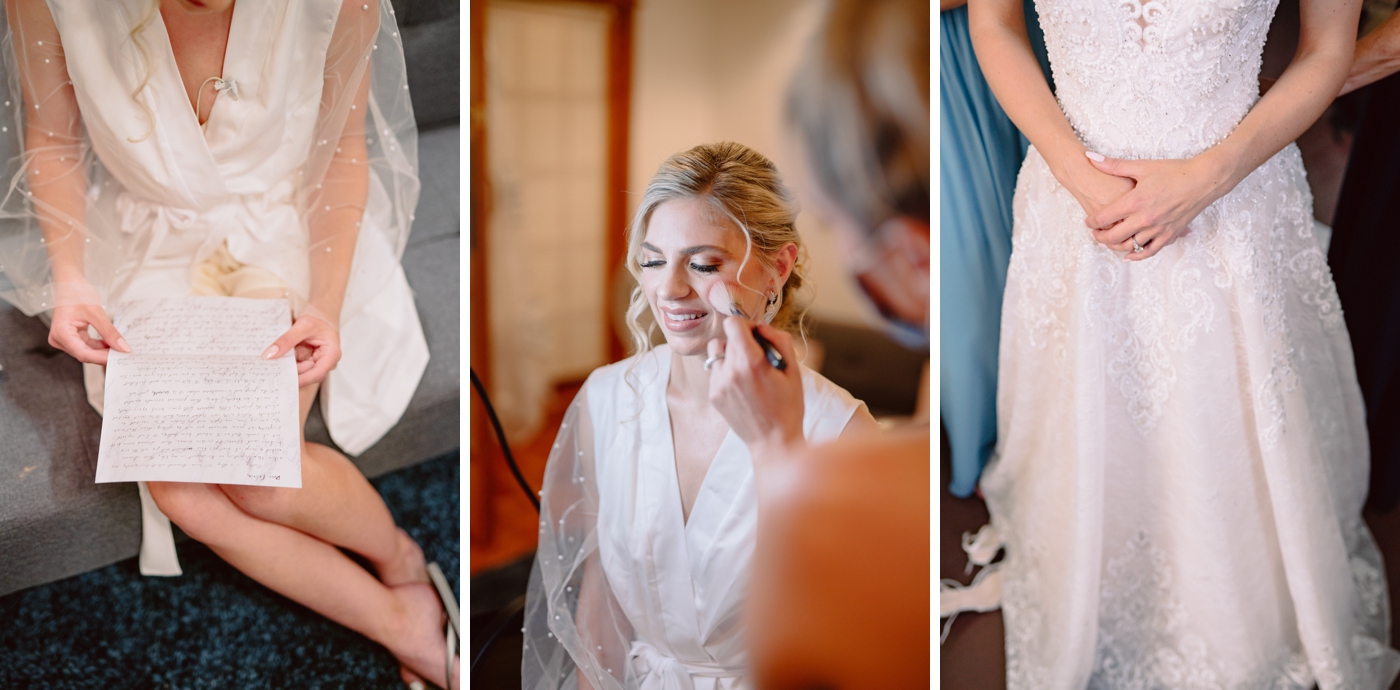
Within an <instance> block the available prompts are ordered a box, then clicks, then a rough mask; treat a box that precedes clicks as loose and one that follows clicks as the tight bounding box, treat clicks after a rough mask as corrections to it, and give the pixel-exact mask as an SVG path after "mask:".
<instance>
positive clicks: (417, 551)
mask: <svg viewBox="0 0 1400 690" xmlns="http://www.w3.org/2000/svg"><path fill="white" fill-rule="evenodd" d="M397 546H398V553H397V554H396V555H395V556H394V558H393V559H392V560H390V561H388V562H386V563H376V564H375V566H374V569H375V570H376V571H378V572H379V580H380V581H381V582H383V583H384V584H386V585H388V586H390V587H397V586H399V585H406V584H409V583H413V582H427V581H428V568H427V561H426V560H425V559H424V558H423V548H422V547H420V546H418V542H416V541H413V537H410V536H408V532H405V531H403V529H402V528H399V531H398V541H397Z"/></svg>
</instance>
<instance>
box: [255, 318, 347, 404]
mask: <svg viewBox="0 0 1400 690" xmlns="http://www.w3.org/2000/svg"><path fill="white" fill-rule="evenodd" d="M289 349H295V350H296V358H297V386H298V387H300V388H305V387H307V386H309V385H311V384H313V383H320V382H322V381H324V380H326V375H327V374H329V373H331V369H334V368H335V365H336V364H338V363H339V362H340V330H339V329H337V328H336V327H335V326H332V325H331V323H330V322H329V321H326V320H325V319H321V318H319V317H316V316H311V315H309V314H302V315H301V316H298V317H297V320H296V323H293V324H292V327H291V328H289V329H287V332H286V333H283V334H282V337H280V338H278V339H277V340H275V341H273V343H272V347H269V348H267V351H266V352H263V359H273V358H276V357H279V356H281V355H282V354H283V353H285V352H286V351H287V350H289Z"/></svg>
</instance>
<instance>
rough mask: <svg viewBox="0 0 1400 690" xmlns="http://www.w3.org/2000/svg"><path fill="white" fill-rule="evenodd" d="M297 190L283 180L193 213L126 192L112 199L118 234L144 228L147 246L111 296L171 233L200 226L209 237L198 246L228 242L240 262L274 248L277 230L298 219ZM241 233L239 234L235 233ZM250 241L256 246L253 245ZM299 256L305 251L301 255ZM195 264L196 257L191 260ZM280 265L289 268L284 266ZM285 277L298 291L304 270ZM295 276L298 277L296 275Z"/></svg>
mask: <svg viewBox="0 0 1400 690" xmlns="http://www.w3.org/2000/svg"><path fill="white" fill-rule="evenodd" d="M295 190H296V185H295V184H294V183H293V182H292V181H291V180H283V181H281V182H279V183H277V184H276V185H274V186H273V187H272V188H271V189H269V190H267V191H266V192H260V193H256V194H235V195H231V196H229V197H228V198H227V199H226V200H225V201H223V202H221V203H219V204H217V205H214V206H211V207H209V208H207V209H204V210H194V209H188V208H180V207H177V206H169V205H166V204H161V203H158V202H154V201H150V200H147V199H144V198H141V197H139V196H136V195H134V194H131V193H130V192H123V193H122V194H121V195H119V196H118V197H117V203H116V206H117V214H118V215H119V216H120V219H121V231H122V232H123V233H125V234H127V235H138V236H139V235H140V234H141V233H142V232H143V231H145V230H146V228H149V232H148V233H147V235H146V236H147V240H148V244H146V245H145V247H144V249H143V250H142V251H141V259H140V261H138V262H137V264H136V265H135V267H134V268H133V269H132V270H131V273H130V274H129V275H128V276H127V278H126V280H124V281H123V282H122V283H121V284H120V285H119V286H117V287H116V288H115V289H114V290H113V291H112V294H114V295H117V294H121V292H123V291H124V290H125V289H126V288H127V287H129V285H130V283H131V281H132V280H133V279H134V278H135V277H136V276H137V275H138V274H139V273H140V272H141V269H142V268H143V267H145V266H146V265H147V263H149V262H150V260H151V259H152V258H153V257H155V256H156V255H157V253H158V252H159V251H160V248H161V246H162V245H163V244H164V243H165V240H166V239H167V238H168V237H169V235H170V233H171V231H172V230H174V231H184V230H189V229H190V228H192V227H194V226H195V225H196V224H198V223H199V222H200V221H203V224H204V225H205V226H207V227H208V229H209V232H210V233H212V235H211V236H209V237H205V238H203V241H202V242H201V244H202V245H203V246H206V247H215V246H217V245H218V244H219V243H220V242H223V241H225V240H227V241H228V242H229V249H230V251H232V252H233V253H234V255H235V256H238V257H240V258H242V257H243V256H245V255H247V254H249V253H251V251H249V250H251V248H252V247H253V246H254V245H262V246H272V245H274V244H275V243H276V237H275V236H276V234H277V233H276V230H275V229H276V228H281V227H298V226H300V224H301V220H300V214H299V213H298V212H297V208H296V206H295V205H294V199H293V197H294V193H295ZM240 230H241V231H242V232H238V231H240ZM252 240H256V242H253V241H252ZM300 253H301V254H302V256H304V255H305V250H304V249H302V250H301V252H300ZM196 258H197V257H196ZM278 263H279V264H287V263H294V262H291V261H289V260H285V259H284V260H283V261H279V262H278ZM283 268H284V271H283V272H284V273H287V274H288V275H287V276H286V277H287V278H289V281H288V282H290V283H291V284H292V285H293V287H298V286H300V283H301V282H302V281H299V280H297V278H298V277H301V275H304V274H305V268H304V267H302V269H301V270H299V271H298V270H296V269H295V268H293V267H290V266H285V265H284V266H283ZM298 274H300V275H298Z"/></svg>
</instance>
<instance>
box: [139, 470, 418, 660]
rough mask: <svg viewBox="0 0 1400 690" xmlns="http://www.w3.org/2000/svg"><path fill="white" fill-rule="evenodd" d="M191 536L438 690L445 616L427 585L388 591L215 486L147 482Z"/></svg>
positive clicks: (324, 547)
mask: <svg viewBox="0 0 1400 690" xmlns="http://www.w3.org/2000/svg"><path fill="white" fill-rule="evenodd" d="M148 487H149V488H150V491H151V496H152V498H154V499H155V501H156V504H157V505H159V506H160V509H161V511H162V512H164V513H165V514H166V515H167V516H169V517H170V520H171V521H172V522H174V523H175V524H177V525H179V526H180V529H182V530H184V531H185V533H186V534H188V535H190V537H191V538H193V539H195V540H197V541H199V542H202V543H204V544H205V545H207V546H208V547H209V548H210V549H212V550H213V551H214V553H216V554H218V555H219V557H220V558H222V559H224V560H225V561H228V563H229V564H230V565H232V566H233V567H235V568H237V569H238V570H239V571H241V572H242V573H244V574H245V575H247V576H249V577H251V578H253V579H254V580H256V581H258V582H259V583H261V584H263V585H265V586H266V587H268V588H269V589H271V590H273V591H275V592H277V593H279V594H282V595H283V596H285V597H287V598H289V599H291V600H293V601H296V602H298V603H300V604H302V605H304V606H306V607H307V608H310V609H311V610H313V611H315V612H317V613H319V614H321V615H323V616H325V617H327V618H329V619H331V620H333V621H335V622H337V623H339V624H341V625H344V626H345V627H347V628H350V629H351V630H354V631H356V632H358V633H361V634H363V635H364V636H366V637H368V638H370V639H371V640H374V641H375V642H378V643H380V644H382V645H384V646H385V647H387V648H388V649H389V651H390V652H392V653H393V654H394V656H395V657H397V658H398V659H399V660H400V661H401V662H402V663H404V664H405V665H406V666H408V667H409V668H412V669H413V670H414V671H416V672H417V673H419V674H420V675H422V676H423V677H425V678H428V679H429V680H431V681H432V682H434V683H436V684H438V685H439V686H442V687H446V686H445V685H444V683H445V682H446V678H445V677H444V675H443V674H444V671H443V665H444V662H445V650H444V649H443V640H442V637H441V634H442V633H441V630H442V612H441V608H440V605H439V603H438V601H437V596H436V595H435V594H434V593H433V592H432V590H431V589H430V588H429V586H427V585H409V586H402V587H387V586H385V585H384V584H382V583H380V582H379V581H378V580H376V579H375V578H374V576H372V575H370V574H369V573H368V572H365V569H364V568H361V567H360V566H359V564H357V563H355V562H354V561H352V560H350V558H349V557H347V556H346V555H345V554H343V553H341V552H340V551H339V550H338V549H336V548H335V547H334V546H331V545H330V544H327V543H326V542H324V541H322V540H320V539H316V538H315V537H312V536H310V535H307V534H303V533H301V532H298V531H297V530H295V529H292V528H289V527H285V526H282V525H278V524H275V523H272V522H268V521H265V520H260V519H258V518H256V517H253V516H251V515H248V514H247V513H245V512H243V511H242V510H240V509H239V508H238V506H236V505H234V503H233V501H231V500H229V498H228V496H227V495H226V494H225V493H224V492H223V491H221V490H220V489H219V487H218V486H216V485H213V484H182V483H170V482H150V483H148Z"/></svg>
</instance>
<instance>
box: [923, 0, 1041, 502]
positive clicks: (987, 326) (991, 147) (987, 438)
mask: <svg viewBox="0 0 1400 690" xmlns="http://www.w3.org/2000/svg"><path fill="white" fill-rule="evenodd" d="M939 19H940V22H941V24H942V37H941V38H942V41H941V44H940V47H939V56H940V65H939V92H940V94H939V96H940V99H941V107H940V109H939V126H940V131H939V149H940V154H939V156H940V160H939V165H940V168H939V199H938V202H939V203H938V206H939V253H940V259H939V275H940V278H939V286H940V287H939V309H940V318H939V321H940V324H939V336H938V337H939V357H940V389H939V411H940V415H941V417H942V421H943V429H944V432H945V433H946V434H947V437H948V445H949V448H950V449H951V451H952V469H953V478H952V483H951V485H950V486H949V487H948V488H949V491H951V492H952V494H953V495H955V496H960V497H966V496H968V495H969V494H971V493H972V491H973V489H974V488H976V486H977V480H978V477H980V476H981V474H982V466H983V465H984V464H986V462H987V458H988V457H989V456H990V455H991V453H992V448H993V447H994V446H995V445H996V430H997V423H996V390H997V351H998V342H999V336H1000V332H1001V297H1002V292H1003V290H1004V289H1005V286H1006V267H1007V264H1008V263H1010V261H1011V195H1012V192H1013V191H1014V190H1015V187H1016V175H1017V173H1018V172H1019V171H1020V169H1021V162H1022V161H1023V160H1024V159H1025V157H1026V147H1027V145H1028V143H1027V141H1026V139H1025V137H1023V136H1021V133H1020V132H1019V131H1018V130H1017V129H1016V126H1015V125H1013V124H1011V120H1010V119H1008V118H1007V117H1006V113H1005V112H1003V111H1002V109H1001V106H1000V105H998V104H997V101H996V98H995V97H994V96H993V95H992V90H991V88H989V87H988V86H987V82H986V80H985V79H983V77H982V69H981V67H980V66H979V65H978V64H977V56H976V55H975V54H974V53H973V51H972V39H971V37H970V36H969V34H968V25H967V7H966V6H964V7H959V8H957V9H953V10H948V11H946V12H941V13H940V14H939ZM1026 25H1027V27H1026V28H1027V31H1028V33H1029V34H1030V39H1031V45H1032V47H1033V48H1034V49H1035V51H1036V56H1037V58H1039V60H1040V63H1041V69H1042V70H1044V71H1045V72H1046V78H1047V80H1048V79H1049V60H1048V59H1047V58H1046V55H1045V39H1044V36H1043V34H1042V33H1041V31H1040V25H1039V21H1038V20H1037V18H1036V14H1035V7H1034V4H1033V3H1032V1H1031V0H1026Z"/></svg>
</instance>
